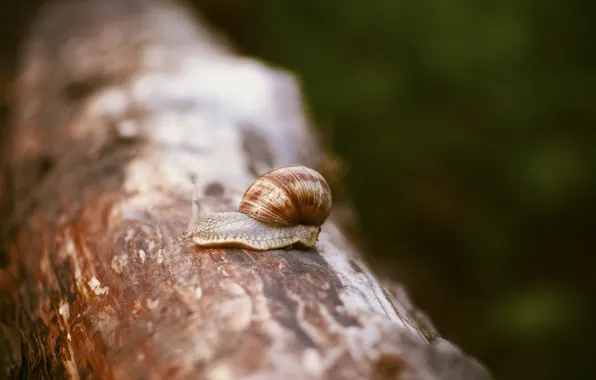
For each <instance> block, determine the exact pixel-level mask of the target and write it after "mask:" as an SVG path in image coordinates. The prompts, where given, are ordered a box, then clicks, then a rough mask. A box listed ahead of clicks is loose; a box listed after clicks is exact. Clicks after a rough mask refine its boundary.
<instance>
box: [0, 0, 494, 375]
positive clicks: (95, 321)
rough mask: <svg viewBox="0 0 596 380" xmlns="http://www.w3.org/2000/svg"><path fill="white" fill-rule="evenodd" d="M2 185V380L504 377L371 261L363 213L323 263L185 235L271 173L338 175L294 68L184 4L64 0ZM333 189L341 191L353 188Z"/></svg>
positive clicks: (24, 77)
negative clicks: (250, 52)
mask: <svg viewBox="0 0 596 380" xmlns="http://www.w3.org/2000/svg"><path fill="white" fill-rule="evenodd" d="M13 110H14V113H13V115H14V118H13V120H12V124H11V126H10V130H9V140H8V141H9V143H8V144H6V145H5V149H3V160H2V163H3V166H4V170H3V176H2V182H1V183H0V202H1V203H0V205H1V206H2V207H1V209H0V212H2V235H1V236H0V238H1V240H0V247H1V248H2V251H1V252H0V259H1V260H0V265H1V267H0V306H1V311H0V316H1V320H0V367H1V368H2V369H3V370H4V372H3V373H1V374H0V377H8V378H12V377H19V378H33V379H36V378H52V379H58V378H74V379H78V378H84V379H87V378H89V379H91V378H106V379H111V378H114V379H162V378H168V379H174V378H176V379H187V378H196V379H281V378H283V379H488V378H489V375H488V374H487V373H486V371H485V370H484V369H483V368H482V367H481V365H479V364H478V363H477V362H476V361H475V360H474V359H472V358H469V357H467V356H466V355H465V354H463V353H462V352H461V351H460V350H458V349H457V348H456V347H455V346H453V345H452V344H450V343H449V342H447V341H445V340H443V339H441V338H440V337H439V336H438V335H437V334H436V332H435V331H434V329H433V327H432V325H431V324H430V323H428V322H426V319H425V318H424V317H423V315H422V314H421V313H420V312H418V311H417V310H416V309H415V308H414V307H413V306H412V305H411V304H410V303H409V301H408V299H407V296H405V293H404V292H403V290H402V289H401V288H400V287H398V286H397V285H387V284H385V285H383V284H382V283H381V282H380V281H379V280H378V279H376V278H375V276H374V275H373V274H372V273H371V271H370V269H368V268H367V266H366V265H365V264H364V262H363V260H362V259H361V256H360V254H359V252H358V249H357V247H356V245H355V244H354V243H353V242H352V241H350V240H349V239H348V238H347V237H346V234H347V233H348V234H349V232H347V231H349V230H350V225H351V223H350V222H349V220H350V217H351V214H350V207H349V205H348V204H347V202H345V201H344V200H343V199H342V197H341V196H339V195H338V194H336V197H335V198H336V202H335V205H334V212H333V214H332V217H331V218H330V220H328V221H327V222H326V224H325V225H324V226H323V232H322V234H321V237H320V243H319V244H318V246H317V248H316V249H314V250H294V249H291V250H276V251H267V252H262V253H256V252H251V251H247V250H241V249H199V248H197V247H196V246H193V245H192V243H190V242H185V243H180V242H178V241H177V238H178V236H179V235H180V234H181V233H182V232H183V230H184V228H185V225H186V223H187V221H188V219H189V218H190V201H191V196H192V185H191V183H190V181H189V179H188V178H189V175H195V176H196V177H197V180H198V184H199V188H200V190H201V191H202V194H203V195H202V196H203V199H202V207H204V209H205V210H206V211H221V210H233V209H235V207H236V206H237V204H238V202H239V199H240V196H241V195H242V192H243V190H244V189H245V188H246V187H247V185H248V184H249V183H250V182H251V181H252V180H253V179H254V178H255V177H256V176H257V175H258V174H260V173H263V172H264V171H266V170H268V169H271V168H273V167H278V166H282V165H286V164H291V163H300V164H303V165H307V166H310V167H315V168H318V169H319V170H321V171H322V172H323V173H324V174H327V175H328V172H329V171H328V170H325V169H326V168H328V167H330V166H333V165H329V163H333V162H334V161H333V160H332V159H329V158H328V157H329V156H328V155H326V154H325V152H324V151H323V150H322V149H321V147H320V146H319V144H318V142H317V139H316V137H313V136H314V134H313V131H312V130H310V128H309V126H308V122H307V120H306V117H305V111H304V110H303V108H302V103H301V100H300V92H299V89H298V87H297V85H296V83H295V80H294V78H293V77H292V76H291V75H289V74H288V73H285V72H281V71H278V70H273V69H271V68H269V67H267V66H265V65H263V64H261V63H259V62H256V61H253V60H249V59H245V58H241V57H239V56H237V55H235V54H233V53H232V51H231V49H230V48H228V47H225V45H224V43H223V42H221V41H219V40H218V39H216V38H215V37H213V36H212V35H210V34H209V33H208V32H207V30H205V29H204V28H203V27H202V26H201V24H200V23H197V21H195V20H194V19H193V18H192V17H191V16H190V12H189V11H188V10H187V9H185V8H184V7H181V6H178V5H175V4H173V3H171V2H167V1H157V0H153V1H144V2H139V1H135V0H122V1H118V2H117V1H103V0H92V1H66V2H58V3H55V4H53V5H48V6H45V7H44V8H42V9H41V11H40V14H39V17H38V18H37V20H36V21H35V23H34V25H33V28H32V30H31V33H30V35H29V36H28V37H27V40H26V43H25V44H24V49H23V56H22V64H21V71H20V77H19V81H18V84H17V93H16V99H15V102H14V105H13ZM335 187H336V190H337V186H335Z"/></svg>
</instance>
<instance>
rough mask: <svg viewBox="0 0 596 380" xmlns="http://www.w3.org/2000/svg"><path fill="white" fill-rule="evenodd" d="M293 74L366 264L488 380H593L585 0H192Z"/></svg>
mask: <svg viewBox="0 0 596 380" xmlns="http://www.w3.org/2000/svg"><path fill="white" fill-rule="evenodd" d="M195 3H197V4H199V6H200V7H201V9H203V11H204V13H205V14H206V17H207V19H208V20H210V21H211V22H212V23H213V24H214V25H216V26H217V27H219V28H220V29H221V30H223V31H224V32H225V33H227V34H228V35H229V36H230V37H231V39H232V41H234V43H235V44H236V46H237V47H238V48H239V49H240V50H241V51H242V52H243V53H246V54H249V55H252V56H256V57H261V58H264V59H265V60H267V61H269V62H271V63H274V64H277V65H280V66H283V67H287V68H289V69H291V70H293V71H294V72H296V73H297V74H298V75H299V76H300V78H301V80H302V83H303V86H304V90H305V92H306V96H307V99H308V102H309V105H310V109H311V116H312V118H313V120H314V121H315V122H316V123H317V125H318V126H319V127H320V128H321V129H322V130H323V131H324V133H325V135H326V136H327V137H328V139H329V141H330V143H331V145H332V147H333V149H334V150H335V151H336V152H338V153H339V154H340V155H341V156H343V158H344V159H345V164H346V169H347V173H346V177H345V181H346V184H347V187H348V191H349V192H350V195H351V196H352V197H353V200H354V201H355V203H356V207H357V209H358V213H359V216H360V219H361V222H362V224H363V227H364V229H365V233H366V238H367V242H368V244H369V247H370V250H371V255H372V256H373V257H374V262H375V263H376V265H375V266H376V268H377V270H382V271H383V272H384V273H386V274H387V275H389V276H391V277H393V278H395V279H398V280H400V281H403V282H405V283H406V284H407V286H408V289H409V290H410V292H411V293H412V296H413V298H414V300H415V302H416V303H417V304H418V305H419V306H420V307H421V308H423V309H424V310H426V311H427V312H428V313H429V314H430V316H431V318H432V320H433V322H434V323H435V324H436V325H437V327H438V328H439V330H440V332H441V333H442V334H443V335H444V336H445V337H447V338H449V339H451V340H453V341H455V342H456V343H457V344H459V345H460V346H461V347H462V348H463V349H465V350H466V351H467V352H469V353H471V354H473V355H475V356H477V357H478V358H479V359H480V360H482V361H483V362H484V363H485V364H486V365H487V366H488V367H489V368H490V369H491V371H492V372H493V373H494V375H495V377H496V378H498V379H511V380H522V379H524V380H525V379H588V378H590V379H594V378H596V360H594V359H593V358H592V356H593V354H594V353H596V352H595V351H594V349H593V348H592V344H591V343H592V342H591V341H592V339H593V338H594V337H595V336H596V334H595V328H594V323H595V322H596V318H595V317H596V313H595V312H594V309H593V305H592V304H593V302H592V301H593V298H594V294H595V293H596V281H595V280H594V277H596V260H595V255H594V254H595V253H596V231H595V229H594V227H595V223H594V218H595V217H596V213H595V212H594V211H596V207H595V203H596V197H595V195H596V194H595V192H594V190H595V184H596V177H595V176H594V172H593V169H594V167H596V150H595V149H594V146H595V143H596V133H595V132H596V131H595V128H596V22H595V21H594V16H596V3H591V4H588V3H584V4H581V3H579V2H574V1H568V2H564V1H553V0H546V1H534V0H501V1H498V2H496V1H491V2H489V1H465V0H451V1H446V0H429V1H424V2H421V1H412V0H370V1H368V2H363V1H357V0H341V1H340V0H302V1H288V0H286V1H279V0H278V1H273V0H272V1H264V0H245V1H232V0H202V1H201V0H199V1H195Z"/></svg>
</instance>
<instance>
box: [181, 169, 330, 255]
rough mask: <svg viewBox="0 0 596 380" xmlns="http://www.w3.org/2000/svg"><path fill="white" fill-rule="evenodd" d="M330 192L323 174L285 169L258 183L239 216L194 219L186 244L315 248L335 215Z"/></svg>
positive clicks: (196, 206) (201, 214) (196, 209)
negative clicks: (329, 218) (324, 229)
mask: <svg viewBox="0 0 596 380" xmlns="http://www.w3.org/2000/svg"><path fill="white" fill-rule="evenodd" d="M331 203H332V200H331V189H330V188H329V185H328V184H327V182H326V181H325V179H324V178H323V176H322V175H321V174H319V173H318V172H317V171H315V170H313V169H310V168H307V167H305V166H298V165H294V166H286V167H281V168H278V169H275V170H272V171H270V172H268V173H265V174H263V175H262V176H260V177H259V178H257V179H256V180H255V181H254V182H253V183H252V185H250V186H249V187H248V189H247V190H246V192H245V193H244V196H243V197H242V201H241V202H240V205H239V207H238V211H236V212H218V213H205V212H201V210H200V205H199V202H198V200H197V199H196V197H195V199H193V203H192V209H193V216H192V218H191V220H190V222H189V223H188V227H187V229H186V231H185V233H184V235H183V236H182V239H187V238H191V239H192V241H193V242H194V243H196V244H197V245H199V246H202V247H230V248H246V249H252V250H255V251H266V250H270V249H280V248H287V247H290V246H294V245H297V246H303V247H306V248H312V247H314V245H315V244H316V242H317V239H318V237H319V233H320V232H321V225H322V224H323V222H325V220H326V219H327V217H328V216H329V214H330V213H331Z"/></svg>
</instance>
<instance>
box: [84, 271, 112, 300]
mask: <svg viewBox="0 0 596 380" xmlns="http://www.w3.org/2000/svg"><path fill="white" fill-rule="evenodd" d="M87 284H88V285H89V287H90V288H91V290H93V293H95V294H96V295H98V296H99V295H102V294H107V293H108V292H109V291H110V288H109V287H107V286H106V287H102V286H101V282H99V280H98V279H97V277H95V276H93V277H92V278H91V280H89V281H88V282H87Z"/></svg>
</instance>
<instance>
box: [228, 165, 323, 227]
mask: <svg viewBox="0 0 596 380" xmlns="http://www.w3.org/2000/svg"><path fill="white" fill-rule="evenodd" d="M331 205H332V199H331V189H330V188H329V185H328V184H327V181H325V178H323V176H322V175H321V174H319V173H318V172H317V171H315V170H313V169H310V168H307V167H305V166H299V165H294V166H286V167H282V168H279V169H275V170H272V171H270V172H268V173H266V174H264V175H262V176H261V177H259V178H258V179H257V180H256V181H255V182H253V184H252V185H251V186H249V188H248V189H247V190H246V192H245V193H244V197H243V198H242V201H241V202H240V206H239V207H238V212H241V213H243V214H246V215H248V216H250V217H251V218H254V219H257V220H260V221H261V222H264V223H267V224H271V225H277V226H290V225H296V224H306V225H311V226H319V225H321V224H323V222H325V220H326V219H327V217H328V216H329V214H330V213H331Z"/></svg>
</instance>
